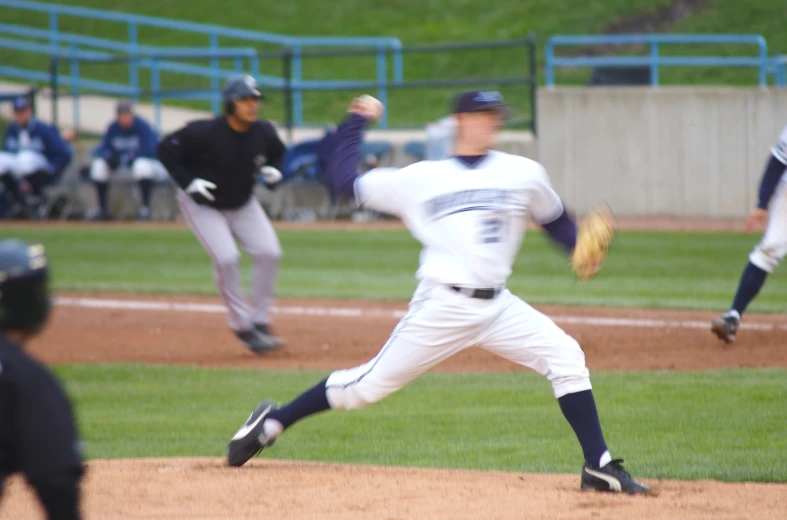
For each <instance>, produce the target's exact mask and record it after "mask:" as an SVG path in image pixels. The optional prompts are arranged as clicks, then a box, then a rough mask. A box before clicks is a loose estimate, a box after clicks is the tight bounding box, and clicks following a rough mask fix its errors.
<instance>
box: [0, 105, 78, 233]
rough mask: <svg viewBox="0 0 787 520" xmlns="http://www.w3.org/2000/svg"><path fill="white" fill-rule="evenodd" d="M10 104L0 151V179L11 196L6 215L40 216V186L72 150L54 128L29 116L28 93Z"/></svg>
mask: <svg viewBox="0 0 787 520" xmlns="http://www.w3.org/2000/svg"><path fill="white" fill-rule="evenodd" d="M13 105H14V117H13V121H12V122H11V125H10V126H9V127H8V129H7V130H6V133H5V136H4V137H3V145H2V151H0V181H2V184H3V186H4V187H5V191H6V193H7V194H8V196H9V197H10V198H11V200H10V203H11V211H10V214H9V216H10V217H18V216H28V217H37V216H42V215H43V210H44V208H45V207H46V205H45V201H44V194H43V189H44V186H46V185H47V184H49V183H50V182H52V181H53V180H54V179H57V178H59V176H60V174H62V172H63V170H65V168H66V167H67V166H68V164H69V163H70V162H71V158H72V156H73V152H72V150H71V147H70V146H69V145H68V143H66V141H65V140H63V138H62V137H61V136H60V132H58V130H57V128H55V127H53V126H51V125H48V124H46V123H44V122H42V121H39V120H38V119H37V118H35V117H33V110H32V105H31V100H30V97H29V96H27V95H22V96H19V97H17V98H16V99H14V101H13Z"/></svg>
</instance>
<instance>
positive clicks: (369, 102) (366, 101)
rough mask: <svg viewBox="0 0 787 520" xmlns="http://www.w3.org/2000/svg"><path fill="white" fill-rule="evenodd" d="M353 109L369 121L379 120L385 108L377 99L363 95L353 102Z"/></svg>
mask: <svg viewBox="0 0 787 520" xmlns="http://www.w3.org/2000/svg"><path fill="white" fill-rule="evenodd" d="M353 107H354V108H355V109H357V110H358V111H359V112H360V113H361V114H362V115H363V116H364V117H367V118H369V119H373V120H376V119H379V118H380V116H381V115H383V112H384V111H385V106H384V105H383V104H382V102H380V100H379V99H377V98H375V97H372V96H370V95H369V94H363V95H362V96H358V97H357V98H355V99H354V100H353Z"/></svg>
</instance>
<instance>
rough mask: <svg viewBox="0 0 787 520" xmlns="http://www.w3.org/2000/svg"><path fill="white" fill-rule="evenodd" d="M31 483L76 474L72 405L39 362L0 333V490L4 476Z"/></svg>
mask: <svg viewBox="0 0 787 520" xmlns="http://www.w3.org/2000/svg"><path fill="white" fill-rule="evenodd" d="M17 472H19V473H23V474H24V475H25V477H26V478H27V479H28V480H29V481H31V482H42V481H46V479H47V478H49V477H58V476H60V475H63V474H75V475H81V474H82V472H83V466H82V460H81V456H80V451H79V445H78V436H77V430H76V426H75V423H74V417H73V413H72V410H71V405H70V403H69V401H68V398H67V397H66V394H65V393H64V392H63V390H62V388H61V387H60V385H59V383H58V382H57V380H56V379H55V378H54V376H52V374H51V373H50V372H49V371H48V370H47V369H46V368H44V366H43V365H41V364H40V363H39V362H37V361H35V360H34V359H32V358H31V357H29V356H28V355H27V354H26V353H25V352H24V351H23V350H22V349H21V348H20V347H18V346H16V345H14V344H13V343H11V342H10V341H9V340H8V339H7V338H5V337H4V336H3V335H2V334H0V489H2V483H3V480H4V479H5V477H6V476H8V475H10V474H12V473H17Z"/></svg>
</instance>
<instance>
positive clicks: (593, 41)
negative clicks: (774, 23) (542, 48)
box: [545, 34, 773, 87]
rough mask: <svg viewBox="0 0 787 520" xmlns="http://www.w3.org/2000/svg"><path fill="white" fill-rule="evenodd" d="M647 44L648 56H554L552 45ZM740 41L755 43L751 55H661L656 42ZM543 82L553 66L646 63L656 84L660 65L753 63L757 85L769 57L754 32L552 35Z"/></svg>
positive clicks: (550, 82)
mask: <svg viewBox="0 0 787 520" xmlns="http://www.w3.org/2000/svg"><path fill="white" fill-rule="evenodd" d="M621 44H628V45H647V46H648V49H649V54H648V56H571V57H562V56H555V47H557V46H567V45H621ZM687 44H688V45H702V44H720V45H721V44H741V45H755V46H756V47H757V53H756V55H753V56H661V55H660V53H659V46H660V45H687ZM545 65H546V85H547V86H548V87H552V86H554V85H555V71H554V69H555V67H596V66H603V67H636V66H648V67H650V81H651V85H653V86H656V85H658V84H659V67H661V66H684V67H686V66H691V67H694V66H710V67H753V68H756V69H758V72H759V75H758V80H759V85H760V86H761V87H765V86H767V85H768V71H769V70H771V68H772V67H773V60H772V59H771V58H769V57H768V45H767V43H766V42H765V38H763V37H762V36H760V35H758V34H625V35H611V36H552V37H551V38H549V40H547V44H546V64H545Z"/></svg>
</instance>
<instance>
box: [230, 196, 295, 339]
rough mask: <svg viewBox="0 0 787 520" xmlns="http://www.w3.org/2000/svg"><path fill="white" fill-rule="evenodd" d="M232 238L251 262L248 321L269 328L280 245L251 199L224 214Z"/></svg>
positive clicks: (271, 228) (260, 210)
mask: <svg viewBox="0 0 787 520" xmlns="http://www.w3.org/2000/svg"><path fill="white" fill-rule="evenodd" d="M224 214H225V215H226V216H227V220H228V222H229V225H230V229H231V230H232V234H233V235H234V236H235V237H236V238H237V239H238V241H239V242H240V245H241V247H242V248H243V250H244V251H246V252H247V253H248V254H249V255H251V257H252V260H253V261H254V269H253V270H252V273H251V301H252V305H253V308H252V320H253V321H254V323H259V324H265V325H267V324H270V323H271V320H272V318H271V308H272V307H273V303H274V293H275V290H276V272H277V270H278V267H279V260H280V259H281V254H282V252H281V244H280V243H279V238H278V237H277V236H276V231H275V230H274V229H273V226H272V225H271V222H270V220H268V216H267V215H266V214H265V211H263V209H262V207H261V206H260V203H259V201H258V200H257V199H256V198H255V197H253V196H252V197H251V198H250V199H249V201H248V202H247V203H246V204H244V205H243V206H241V207H240V208H238V209H237V210H232V211H225V212H224Z"/></svg>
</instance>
